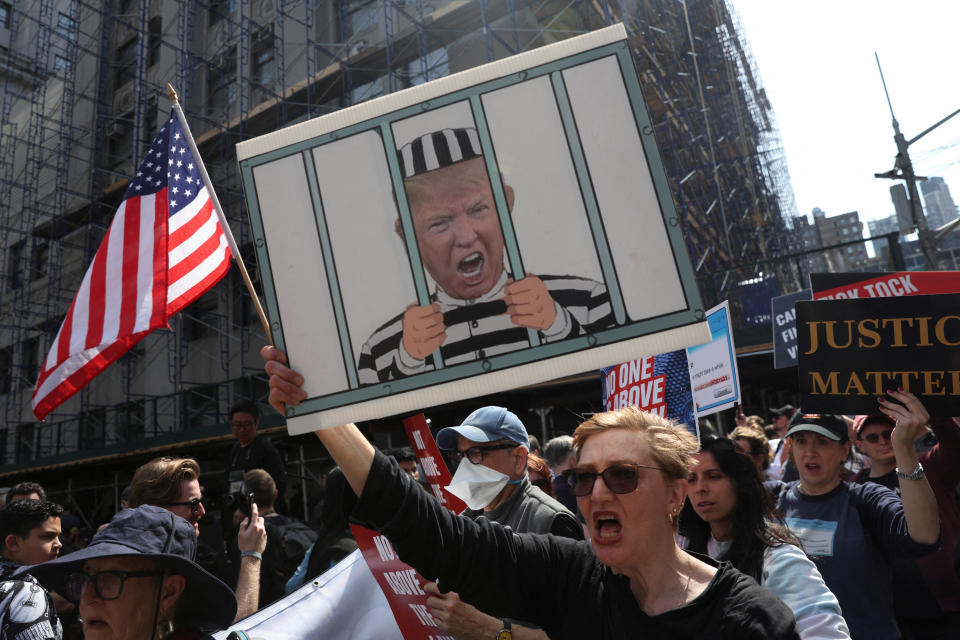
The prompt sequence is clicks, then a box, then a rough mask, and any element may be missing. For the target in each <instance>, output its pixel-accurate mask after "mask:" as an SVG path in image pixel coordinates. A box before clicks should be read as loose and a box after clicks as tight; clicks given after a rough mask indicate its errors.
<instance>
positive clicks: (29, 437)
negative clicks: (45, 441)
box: [16, 423, 36, 463]
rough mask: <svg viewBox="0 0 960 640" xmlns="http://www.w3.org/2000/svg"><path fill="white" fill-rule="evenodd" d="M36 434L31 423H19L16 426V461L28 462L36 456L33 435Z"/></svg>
mask: <svg viewBox="0 0 960 640" xmlns="http://www.w3.org/2000/svg"><path fill="white" fill-rule="evenodd" d="M35 434H36V429H35V425H34V424H33V423H27V424H21V425H19V426H18V427H17V460H16V461H17V462H18V463H23V462H30V461H31V460H33V459H34V458H35V457H36V456H35V455H34V453H35V452H36V445H35V444H34V437H35Z"/></svg>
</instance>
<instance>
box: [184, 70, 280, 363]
mask: <svg viewBox="0 0 960 640" xmlns="http://www.w3.org/2000/svg"><path fill="white" fill-rule="evenodd" d="M167 91H168V92H169V93H170V101H171V102H172V103H173V110H174V112H175V113H176V114H177V120H179V121H180V126H181V127H183V133H184V136H186V139H187V144H188V145H189V146H190V152H191V153H193V157H194V158H196V159H197V168H198V169H199V170H200V176H201V177H202V178H203V184H204V186H206V187H207V191H208V192H209V193H210V199H211V200H212V201H213V208H214V209H215V210H216V212H217V217H218V218H219V219H220V226H221V227H223V233H224V235H225V236H226V238H227V244H228V245H230V253H231V254H232V255H233V260H234V261H235V262H236V263H237V266H238V267H240V275H241V276H243V283H244V284H245V285H246V286H247V291H248V292H249V293H250V299H251V300H253V306H254V307H256V309H257V315H258V316H260V324H261V325H263V330H264V331H265V332H266V334H267V340H268V341H269V342H270V344H273V333H272V332H271V331H270V323H269V322H268V321H267V314H266V313H264V311H263V306H262V305H261V304H260V297H259V296H258V295H257V292H256V290H255V289H254V288H253V282H252V281H251V280H250V274H248V273H247V267H246V265H244V264H243V258H242V257H240V250H239V249H238V248H237V242H236V241H235V240H234V239H233V232H232V231H231V230H230V225H229V224H228V223H227V217H226V216H225V215H223V208H222V207H221V206H220V200H219V199H218V198H217V192H216V191H214V190H213V183H212V182H210V176H209V175H208V174H207V168H206V167H205V166H204V164H203V158H202V157H200V150H199V149H197V143H196V142H194V140H193V134H192V133H190V127H189V126H188V125H187V118H186V117H185V116H184V115H183V109H181V108H180V100H179V99H178V98H177V92H176V90H175V89H174V88H173V86H172V85H171V84H170V83H169V82H168V83H167Z"/></svg>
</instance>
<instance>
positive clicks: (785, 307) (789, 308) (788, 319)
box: [770, 289, 813, 369]
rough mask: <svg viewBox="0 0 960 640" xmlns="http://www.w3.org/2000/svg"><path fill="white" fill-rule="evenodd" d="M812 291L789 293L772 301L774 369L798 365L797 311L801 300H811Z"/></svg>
mask: <svg viewBox="0 0 960 640" xmlns="http://www.w3.org/2000/svg"><path fill="white" fill-rule="evenodd" d="M812 296H813V294H812V292H811V291H810V289H804V290H803V291H798V292H796V293H788V294H787V295H785V296H778V297H776V298H772V299H771V300H770V310H771V312H770V315H771V316H773V368H774V369H783V368H784V367H795V366H796V365H797V311H796V309H795V308H794V305H796V303H797V302H799V301H800V300H810V299H811V298H812Z"/></svg>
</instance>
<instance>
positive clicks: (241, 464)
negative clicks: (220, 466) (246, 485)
mask: <svg viewBox="0 0 960 640" xmlns="http://www.w3.org/2000/svg"><path fill="white" fill-rule="evenodd" d="M250 469H263V470H264V471H266V472H267V473H269V474H270V477H271V478H273V481H274V482H275V483H276V485H277V493H278V494H279V495H280V496H281V498H282V496H283V489H284V486H285V485H286V474H285V471H284V468H283V461H282V460H281V459H280V452H279V451H277V448H276V447H275V446H273V442H271V441H270V438H268V437H267V436H261V435H257V436H255V437H254V438H253V440H252V441H251V442H250V444H248V445H247V446H245V447H244V446H241V445H240V442H239V441H238V442H235V443H234V444H233V448H232V449H230V456H229V457H228V458H227V482H228V486H229V483H230V482H234V481H237V480H243V474H244V473H246V472H247V471H250Z"/></svg>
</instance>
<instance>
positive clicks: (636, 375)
mask: <svg viewBox="0 0 960 640" xmlns="http://www.w3.org/2000/svg"><path fill="white" fill-rule="evenodd" d="M604 373H605V377H604V379H603V383H604V384H603V393H604V397H603V405H604V408H605V409H606V410H608V411H612V410H614V409H619V408H621V407H626V406H635V407H639V408H640V409H642V410H644V411H649V412H650V413H656V414H657V415H660V416H666V414H667V400H666V397H665V389H666V382H667V376H666V375H656V374H655V373H654V358H653V357H649V358H640V359H639V360H631V361H630V362H624V363H623V364H621V365H620V366H617V367H610V368H609V370H607V369H604ZM683 373H686V371H684V372H683ZM688 386H689V385H688Z"/></svg>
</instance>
